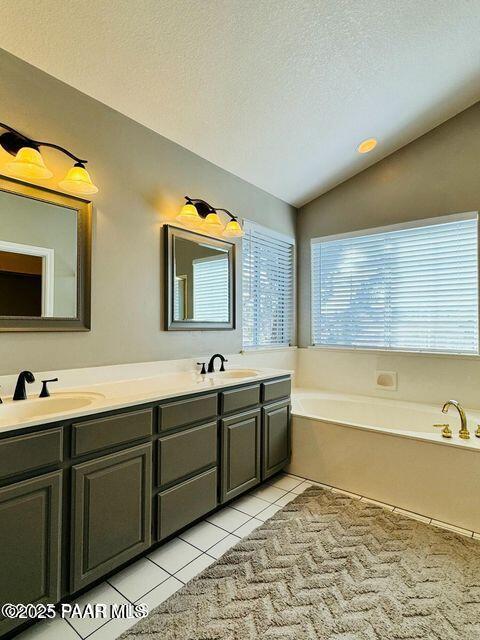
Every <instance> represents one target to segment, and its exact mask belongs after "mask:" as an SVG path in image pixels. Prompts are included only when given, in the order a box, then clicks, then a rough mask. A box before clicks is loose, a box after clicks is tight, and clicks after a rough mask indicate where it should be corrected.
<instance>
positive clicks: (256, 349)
mask: <svg viewBox="0 0 480 640" xmlns="http://www.w3.org/2000/svg"><path fill="white" fill-rule="evenodd" d="M296 349H298V347H296V346H284V347H283V346H279V347H245V348H244V349H241V350H240V353H241V354H242V355H248V354H249V353H258V352H259V351H261V352H267V351H294V350H296Z"/></svg>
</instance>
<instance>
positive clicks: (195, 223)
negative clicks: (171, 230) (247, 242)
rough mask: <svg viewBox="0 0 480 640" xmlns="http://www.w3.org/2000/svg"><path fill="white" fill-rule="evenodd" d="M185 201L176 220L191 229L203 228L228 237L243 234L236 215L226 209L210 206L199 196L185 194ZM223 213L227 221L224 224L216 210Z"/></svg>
mask: <svg viewBox="0 0 480 640" xmlns="http://www.w3.org/2000/svg"><path fill="white" fill-rule="evenodd" d="M185 200H186V203H185V204H184V205H183V207H182V209H181V211H180V213H179V214H178V216H177V220H178V221H179V222H181V223H182V224H184V225H185V226H186V227H189V228H191V229H203V230H205V231H209V232H211V233H216V234H222V235H224V236H226V237H228V238H241V237H242V236H243V235H244V231H243V229H242V226H241V225H240V223H239V221H238V217H237V216H234V215H233V213H230V211H228V209H220V208H216V207H212V205H210V204H208V202H206V201H205V200H202V199H201V198H190V196H185ZM219 211H221V212H223V213H225V214H226V215H227V216H228V218H229V221H228V222H227V224H226V225H225V226H224V224H223V222H222V220H221V218H220V216H219V215H218V212H219Z"/></svg>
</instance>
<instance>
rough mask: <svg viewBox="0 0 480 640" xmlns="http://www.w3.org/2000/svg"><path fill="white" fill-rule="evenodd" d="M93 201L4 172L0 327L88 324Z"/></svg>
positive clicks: (23, 328) (77, 327)
mask: <svg viewBox="0 0 480 640" xmlns="http://www.w3.org/2000/svg"><path fill="white" fill-rule="evenodd" d="M90 243H91V205H90V203H89V202H86V201H84V200H81V199H79V198H75V197H73V196H68V195H63V194H61V193H57V192H54V191H50V190H48V189H43V188H41V187H37V186H32V185H27V184H24V183H22V182H17V181H16V180H10V179H7V178H3V177H0V331H87V330H89V329H90V251H91V249H90Z"/></svg>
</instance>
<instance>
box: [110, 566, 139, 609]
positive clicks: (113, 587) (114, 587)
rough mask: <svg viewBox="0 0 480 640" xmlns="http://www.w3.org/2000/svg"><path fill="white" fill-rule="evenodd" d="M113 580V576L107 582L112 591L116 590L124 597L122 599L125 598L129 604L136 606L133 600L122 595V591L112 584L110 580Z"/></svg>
mask: <svg viewBox="0 0 480 640" xmlns="http://www.w3.org/2000/svg"><path fill="white" fill-rule="evenodd" d="M119 573H120V571H119ZM111 578H113V576H110V578H109V579H108V580H106V583H107V584H109V585H110V586H111V587H112V589H115V591H116V592H117V593H119V594H120V595H121V596H122V598H125V600H128V602H129V603H130V604H135V603H134V602H133V601H132V600H130V598H128V597H127V596H126V595H125V594H124V593H122V592H121V591H120V589H117V587H116V586H115V585H114V584H112V583H111V582H110V579H111Z"/></svg>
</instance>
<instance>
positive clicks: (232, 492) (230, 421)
mask: <svg viewBox="0 0 480 640" xmlns="http://www.w3.org/2000/svg"><path fill="white" fill-rule="evenodd" d="M221 424H222V491H221V494H222V502H225V501H226V500H230V498H233V497H235V496H236V495H238V494H239V493H243V492H244V491H246V490H247V489H250V488H251V487H254V486H255V485H256V484H258V483H259V482H260V443H261V440H260V435H261V413H260V409H257V410H255V411H247V412H245V413H239V414H237V415H235V416H232V417H231V418H226V419H224V420H222V421H221Z"/></svg>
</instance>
